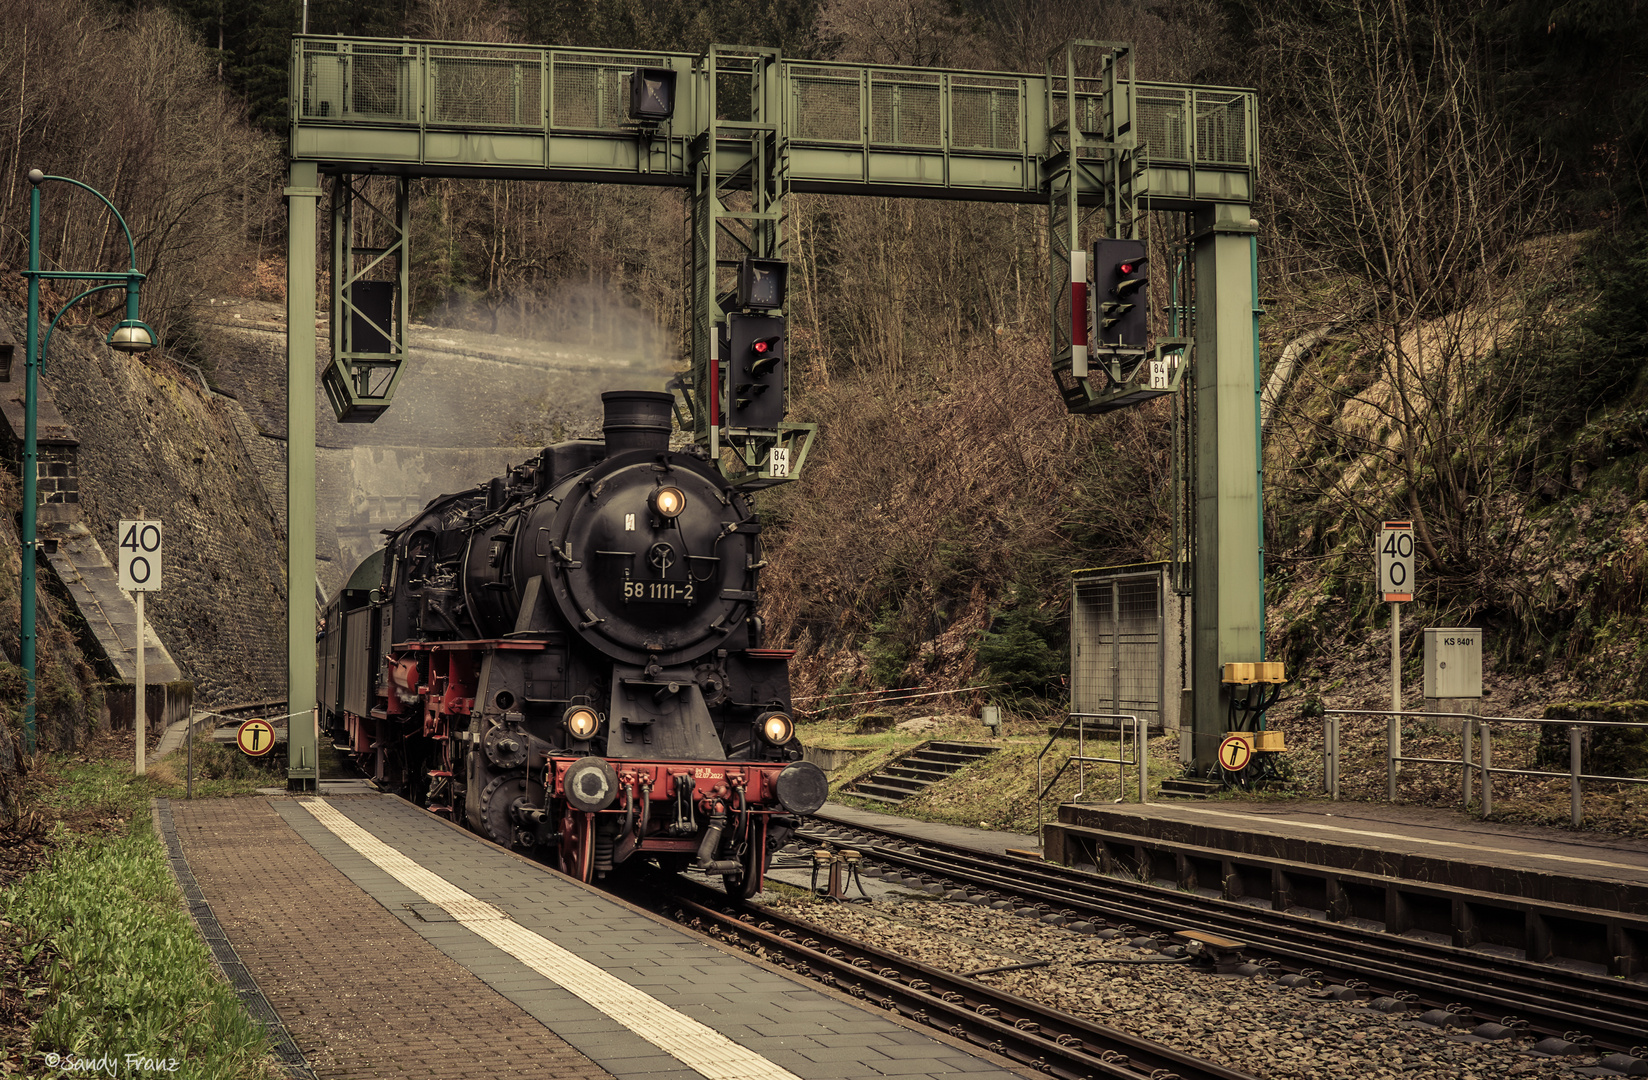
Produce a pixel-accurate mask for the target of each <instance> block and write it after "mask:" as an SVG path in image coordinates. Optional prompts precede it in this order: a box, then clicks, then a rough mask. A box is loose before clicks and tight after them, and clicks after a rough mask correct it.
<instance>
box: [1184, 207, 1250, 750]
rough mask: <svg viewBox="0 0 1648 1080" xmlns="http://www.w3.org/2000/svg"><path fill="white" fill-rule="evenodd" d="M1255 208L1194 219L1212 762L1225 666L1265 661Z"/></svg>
mask: <svg viewBox="0 0 1648 1080" xmlns="http://www.w3.org/2000/svg"><path fill="white" fill-rule="evenodd" d="M1255 228H1256V226H1254V225H1253V224H1251V222H1250V218H1249V209H1248V207H1247V206H1246V205H1243V204H1228V203H1221V204H1217V205H1213V206H1209V207H1206V208H1204V209H1202V210H1201V211H1200V212H1198V214H1197V215H1196V230H1195V235H1194V236H1193V237H1192V243H1193V245H1194V251H1195V258H1196V390H1195V393H1196V419H1197V430H1196V503H1197V505H1196V565H1195V581H1196V586H1195V587H1196V592H1195V614H1194V616H1193V617H1192V625H1193V628H1194V629H1193V634H1194V645H1193V649H1192V661H1193V663H1194V665H1195V667H1194V669H1193V672H1192V675H1191V686H1192V687H1193V688H1194V700H1195V716H1194V718H1193V729H1192V730H1193V736H1192V744H1191V754H1192V758H1193V761H1194V764H1195V769H1196V772H1197V774H1198V775H1205V774H1206V773H1207V771H1208V769H1209V768H1210V767H1211V766H1212V765H1213V764H1214V753H1215V751H1216V750H1217V749H1218V745H1219V739H1220V738H1221V737H1222V735H1223V733H1224V730H1225V726H1226V718H1227V712H1228V709H1229V690H1228V688H1226V687H1225V686H1224V685H1223V684H1222V683H1221V682H1220V681H1219V679H1220V675H1221V673H1222V669H1223V666H1224V665H1225V664H1227V663H1231V662H1238V663H1250V662H1253V661H1257V660H1258V659H1259V657H1260V647H1261V646H1260V637H1261V634H1260V629H1259V619H1260V567H1259V553H1258V551H1257V550H1256V538H1257V537H1258V535H1259V479H1258V464H1259V463H1258V454H1257V447H1258V441H1257V440H1256V439H1255V438H1254V424H1255V422H1256V418H1255V416H1254V413H1253V392H1254V375H1253V371H1254V351H1253V308H1254V306H1255V304H1254V297H1253V288H1252V268H1251V259H1252V255H1251V249H1250V241H1249V237H1250V236H1251V235H1252V234H1253V233H1254V231H1255Z"/></svg>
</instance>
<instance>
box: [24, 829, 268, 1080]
mask: <svg viewBox="0 0 1648 1080" xmlns="http://www.w3.org/2000/svg"><path fill="white" fill-rule="evenodd" d="M136 820H137V823H138V827H137V828H134V829H133V830H132V832H131V833H129V834H127V835H124V836H104V837H89V838H88V837H78V838H75V839H73V840H70V841H68V842H67V843H66V844H65V845H64V846H63V847H61V848H59V849H58V850H57V852H56V853H55V854H54V856H53V858H52V860H51V863H50V865H48V866H47V867H46V868H45V869H43V870H39V871H36V872H35V873H33V874H30V875H29V876H28V877H26V878H24V879H23V880H22V881H21V882H20V883H19V884H18V885H17V886H15V887H14V888H11V889H7V890H5V891H4V892H0V913H3V914H4V918H5V919H6V920H7V921H9V922H11V923H13V924H14V925H15V926H17V927H18V928H19V929H20V930H21V931H22V935H23V945H22V949H23V959H24V960H25V961H32V960H34V959H35V958H36V956H37V955H38V954H39V953H40V951H41V950H44V949H49V950H50V951H51V955H52V959H51V962H50V963H49V965H48V967H47V972H48V978H49V984H48V986H47V987H45V989H46V992H47V996H48V997H49V999H50V1002H51V1003H50V1005H48V1006H47V1008H46V1012H45V1015H44V1016H42V1017H41V1019H40V1022H39V1024H38V1025H36V1027H35V1029H34V1033H33V1040H34V1048H35V1050H36V1051H37V1052H39V1053H41V1054H46V1053H55V1054H58V1055H61V1056H63V1057H64V1058H67V1057H68V1056H70V1055H72V1056H73V1057H75V1058H79V1059H87V1058H99V1057H103V1056H104V1055H111V1056H113V1057H114V1058H116V1059H119V1060H121V1061H122V1062H124V1058H125V1055H128V1054H139V1055H142V1056H144V1057H147V1058H154V1059H174V1058H175V1059H178V1061H179V1062H180V1064H179V1066H178V1068H177V1070H176V1071H175V1072H171V1073H169V1075H171V1076H174V1077H179V1078H185V1077H187V1078H191V1080H217V1078H224V1080H227V1078H231V1077H243V1076H246V1077H250V1076H258V1075H260V1074H262V1073H264V1072H265V1069H264V1066H263V1062H264V1060H265V1058H266V1057H267V1053H268V1040H267V1038H266V1036H265V1035H264V1032H263V1027H262V1025H261V1024H258V1023H257V1022H255V1021H254V1020H252V1019H251V1018H250V1017H249V1016H247V1015H246V1013H245V1012H244V1011H243V1010H242V1009H241V1007H240V1002H239V1001H238V1000H237V999H236V998H235V995H234V993H233V991H232V990H230V988H229V987H228V986H227V985H226V984H225V983H223V982H221V981H219V980H218V979H217V978H216V976H215V974H214V973H213V970H212V967H211V959H210V955H209V954H208V953H207V951H206V946H205V945H204V944H203V943H202V942H201V940H200V938H199V937H198V936H197V935H196V934H195V930H194V926H193V924H192V923H191V922H190V920H189V916H188V915H187V914H186V913H185V912H184V910H183V909H182V906H181V905H182V895H181V894H180V893H179V891H178V888H177V884H176V883H175V882H174V881H173V880H172V876H171V873H170V872H169V870H168V869H167V866H166V860H165V857H164V855H163V853H162V850H161V847H160V844H159V842H158V841H157V839H156V838H155V835H154V832H153V829H152V828H151V827H150V826H149V824H148V821H147V819H146V818H142V817H140V818H138V819H136ZM48 1061H49V1059H48Z"/></svg>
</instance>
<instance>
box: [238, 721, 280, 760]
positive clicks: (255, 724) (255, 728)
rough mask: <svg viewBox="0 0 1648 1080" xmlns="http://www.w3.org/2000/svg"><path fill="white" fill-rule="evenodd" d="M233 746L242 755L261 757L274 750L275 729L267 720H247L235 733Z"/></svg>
mask: <svg viewBox="0 0 1648 1080" xmlns="http://www.w3.org/2000/svg"><path fill="white" fill-rule="evenodd" d="M235 744H236V745H237V746H239V747H240V750H241V753H243V754H246V755H248V756H250V757H262V756H263V755H264V754H267V753H268V752H269V751H271V750H273V749H274V748H275V729H274V728H273V727H271V726H270V725H269V721H267V720H248V721H246V722H245V723H244V724H242V725H240V730H239V731H238V732H236V733H235Z"/></svg>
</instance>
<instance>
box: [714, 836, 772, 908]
mask: <svg viewBox="0 0 1648 1080" xmlns="http://www.w3.org/2000/svg"><path fill="white" fill-rule="evenodd" d="M766 853H767V822H766V820H765V819H761V820H756V821H751V822H750V833H749V836H747V837H745V843H744V853H743V854H742V855H741V856H739V861H740V862H742V863H743V864H744V869H743V871H742V872H741V873H737V874H722V875H721V882H722V884H723V885H725V886H726V887H727V895H728V896H736V897H739V898H740V899H743V900H748V899H749V898H750V897H752V896H754V895H755V894H756V893H758V892H760V891H761V877H762V873H761V872H762V871H763V870H764V869H765V868H766V867H765V863H766V859H765V858H764V856H765V855H766Z"/></svg>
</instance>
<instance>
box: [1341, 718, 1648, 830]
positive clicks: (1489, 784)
mask: <svg viewBox="0 0 1648 1080" xmlns="http://www.w3.org/2000/svg"><path fill="white" fill-rule="evenodd" d="M1341 716H1385V717H1392V718H1397V719H1400V718H1402V717H1414V718H1416V719H1421V720H1463V721H1465V724H1464V727H1463V730H1462V731H1461V732H1460V755H1459V757H1458V758H1422V757H1404V756H1403V755H1401V754H1399V753H1393V752H1392V749H1393V747H1387V749H1386V754H1385V758H1386V761H1387V768H1388V769H1389V786H1390V787H1391V788H1392V790H1394V787H1395V779H1396V774H1397V770H1398V767H1399V766H1400V765H1401V764H1402V763H1404V762H1406V763H1407V764H1410V765H1458V766H1459V767H1460V799H1461V804H1462V808H1463V809H1465V810H1466V811H1469V810H1470V806H1471V788H1472V780H1473V779H1474V778H1475V777H1480V778H1481V782H1482V801H1481V804H1480V806H1481V816H1482V817H1485V818H1486V817H1489V816H1491V815H1492V814H1493V778H1494V776H1495V775H1500V776H1536V777H1543V778H1546V779H1551V780H1555V779H1560V778H1562V777H1567V778H1568V783H1569V791H1570V799H1569V818H1570V820H1571V821H1572V823H1573V825H1574V826H1575V827H1578V826H1579V825H1580V823H1581V822H1582V821H1583V820H1584V814H1583V806H1582V804H1583V791H1582V790H1581V784H1582V783H1583V782H1584V781H1586V780H1600V781H1603V782H1606V783H1613V784H1648V779H1645V778H1643V777H1637V776H1599V775H1596V774H1593V773H1586V772H1581V771H1580V768H1579V759H1580V745H1579V744H1580V729H1581V728H1586V727H1622V728H1636V729H1639V730H1648V724H1643V723H1635V722H1632V721H1628V720H1548V719H1544V718H1542V717H1532V716H1477V715H1475V714H1474V713H1457V712H1453V713H1439V712H1417V711H1414V710H1409V709H1404V710H1393V709H1325V710H1323V713H1322V727H1323V732H1322V734H1323V748H1324V749H1323V755H1322V771H1323V778H1324V783H1325V785H1326V787H1327V790H1328V793H1329V794H1330V795H1331V796H1332V797H1333V798H1335V799H1337V798H1338V797H1339V717H1341ZM1494 724H1551V725H1562V726H1564V727H1566V728H1567V729H1568V769H1567V771H1566V772H1554V771H1551V770H1545V769H1503V768H1495V767H1494V764H1493V727H1492V725H1494ZM1473 728H1474V730H1475V731H1476V732H1480V734H1481V750H1480V757H1479V760H1472V759H1473V756H1476V755H1473V753H1472V748H1471V742H1472V735H1473Z"/></svg>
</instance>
